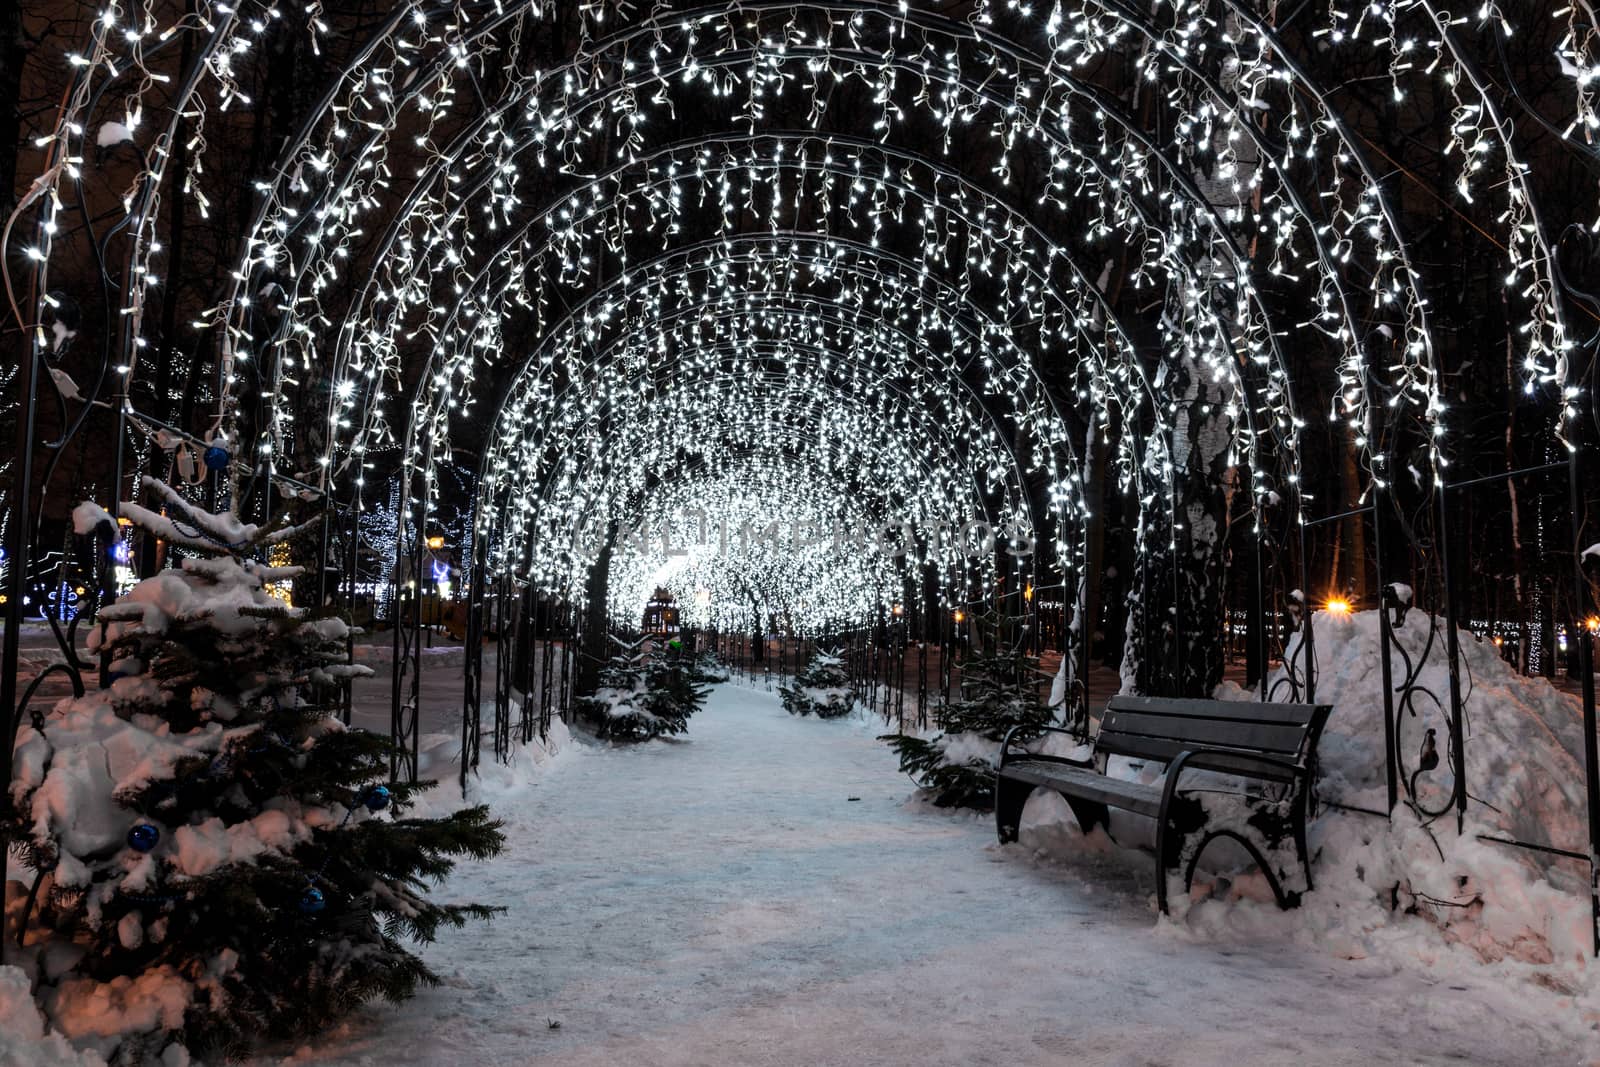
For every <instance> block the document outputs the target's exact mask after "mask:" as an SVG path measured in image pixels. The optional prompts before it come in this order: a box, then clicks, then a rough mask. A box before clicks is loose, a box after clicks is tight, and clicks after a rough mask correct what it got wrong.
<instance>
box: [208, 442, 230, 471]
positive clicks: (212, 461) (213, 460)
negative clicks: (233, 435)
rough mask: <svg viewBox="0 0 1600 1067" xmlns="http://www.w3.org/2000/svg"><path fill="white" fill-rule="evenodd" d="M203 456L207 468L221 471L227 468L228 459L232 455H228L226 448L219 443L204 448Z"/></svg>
mask: <svg viewBox="0 0 1600 1067" xmlns="http://www.w3.org/2000/svg"><path fill="white" fill-rule="evenodd" d="M203 458H204V459H205V464H206V469H207V470H214V471H223V470H227V469H228V461H229V460H230V459H232V458H233V457H231V456H229V455H228V450H227V449H226V448H223V447H222V446H221V445H219V444H213V445H212V446H211V447H210V448H208V449H206V454H205V456H204V457H203Z"/></svg>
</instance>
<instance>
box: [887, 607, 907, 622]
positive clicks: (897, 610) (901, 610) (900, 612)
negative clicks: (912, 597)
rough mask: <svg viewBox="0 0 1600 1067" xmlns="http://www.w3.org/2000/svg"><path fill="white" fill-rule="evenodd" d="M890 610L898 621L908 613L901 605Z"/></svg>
mask: <svg viewBox="0 0 1600 1067" xmlns="http://www.w3.org/2000/svg"><path fill="white" fill-rule="evenodd" d="M889 610H890V611H891V612H893V613H894V617H895V618H897V619H898V618H899V617H900V616H902V615H904V614H905V613H906V609H905V607H904V606H902V605H900V604H896V605H895V606H894V607H892V608H890V609H889Z"/></svg>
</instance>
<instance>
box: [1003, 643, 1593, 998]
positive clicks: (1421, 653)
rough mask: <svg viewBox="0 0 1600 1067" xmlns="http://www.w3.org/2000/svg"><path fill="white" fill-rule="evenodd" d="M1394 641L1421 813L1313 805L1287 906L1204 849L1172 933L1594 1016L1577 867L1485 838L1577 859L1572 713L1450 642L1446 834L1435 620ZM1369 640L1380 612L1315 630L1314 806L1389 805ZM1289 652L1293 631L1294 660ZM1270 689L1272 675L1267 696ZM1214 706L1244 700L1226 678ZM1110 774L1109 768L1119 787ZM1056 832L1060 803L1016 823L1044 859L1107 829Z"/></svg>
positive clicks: (1441, 658)
mask: <svg viewBox="0 0 1600 1067" xmlns="http://www.w3.org/2000/svg"><path fill="white" fill-rule="evenodd" d="M1395 635H1396V638H1397V640H1398V642H1399V643H1400V646H1401V648H1402V649H1403V654H1401V653H1398V652H1397V653H1396V654H1395V656H1394V661H1393V662H1394V667H1393V679H1394V684H1395V685H1396V686H1397V687H1399V686H1402V685H1403V683H1404V682H1405V681H1406V680H1407V679H1408V678H1410V680H1411V683H1412V684H1413V685H1414V686H1418V687H1421V689H1419V690H1417V691H1416V694H1415V697H1414V699H1413V701H1412V707H1413V708H1414V710H1415V714H1414V715H1413V714H1411V713H1410V712H1403V713H1402V715H1401V720H1402V721H1401V723H1400V726H1399V730H1400V735H1399V742H1398V745H1397V748H1398V750H1399V751H1400V753H1401V758H1402V766H1403V768H1404V771H1405V777H1407V778H1409V777H1410V772H1412V771H1415V770H1416V769H1417V767H1418V766H1419V762H1420V756H1421V748H1422V745H1423V739H1424V737H1425V735H1426V730H1427V729H1429V728H1432V729H1434V730H1436V731H1437V736H1436V747H1437V753H1438V757H1439V763H1438V766H1437V767H1436V768H1435V769H1433V770H1431V771H1424V772H1422V773H1420V774H1418V775H1417V778H1416V797H1417V801H1418V804H1419V807H1420V808H1421V809H1422V810H1421V811H1418V810H1414V809H1413V808H1411V807H1410V806H1408V805H1407V804H1406V791H1405V788H1404V785H1403V784H1402V787H1401V793H1400V795H1401V803H1400V806H1399V807H1398V808H1397V809H1396V811H1395V814H1394V818H1393V820H1392V822H1386V821H1385V820H1384V819H1382V818H1380V817H1374V816H1369V815H1365V814H1360V813H1352V812H1348V811H1341V810H1338V809H1336V808H1333V807H1331V806H1326V805H1325V806H1323V807H1322V808H1321V809H1320V812H1319V814H1318V815H1317V817H1316V818H1315V819H1314V820H1313V821H1312V823H1311V826H1310V830H1309V838H1310V848H1311V852H1312V856H1313V861H1312V876H1313V879H1314V881H1315V884H1316V888H1315V891H1314V892H1312V893H1310V894H1309V895H1308V896H1307V897H1306V898H1305V901H1304V903H1303V905H1302V906H1301V907H1300V908H1299V909H1297V910H1294V911H1289V912H1280V911H1279V910H1278V909H1277V908H1276V906H1275V905H1274V904H1273V903H1272V898H1271V894H1270V892H1269V891H1268V890H1267V887H1266V885H1265V882H1264V879H1262V878H1261V876H1260V874H1259V873H1257V872H1254V871H1249V872H1247V873H1242V874H1241V873H1238V872H1230V873H1224V874H1216V873H1214V872H1215V871H1216V870H1217V869H1218V867H1219V864H1225V863H1226V861H1227V860H1228V858H1229V857H1228V855H1227V846H1226V843H1223V844H1222V845H1214V846H1213V850H1212V851H1211V852H1208V854H1207V859H1206V861H1202V868H1201V871H1200V872H1199V873H1197V875H1196V885H1195V887H1194V891H1193V893H1192V894H1191V895H1190V898H1189V899H1188V900H1187V901H1186V900H1181V899H1179V900H1174V901H1173V915H1174V918H1175V920H1176V922H1175V923H1174V929H1176V930H1180V931H1182V936H1190V937H1211V936H1227V937H1230V938H1231V937H1237V936H1239V935H1241V934H1258V933H1271V934H1273V935H1275V936H1285V937H1293V938H1297V939H1300V940H1302V941H1304V942H1306V943H1308V944H1316V945H1319V946H1322V947H1323V948H1324V949H1326V950H1331V951H1332V952H1333V953H1334V954H1336V955H1338V956H1341V957H1344V958H1347V959H1361V958H1366V957H1368V956H1386V957H1390V958H1395V957H1399V958H1405V959H1409V960H1413V961H1415V960H1421V961H1422V962H1424V963H1427V964H1429V965H1440V966H1444V967H1445V969H1447V970H1448V969H1452V968H1460V967H1463V966H1472V967H1477V966H1481V965H1483V964H1493V965H1496V966H1499V967H1502V968H1504V969H1505V970H1506V971H1507V973H1508V974H1523V975H1525V976H1527V977H1529V978H1531V979H1532V980H1535V981H1537V982H1539V983H1540V984H1541V985H1544V986H1547V987H1548V986H1551V984H1552V983H1554V984H1555V987H1557V988H1559V989H1563V990H1566V991H1567V992H1569V993H1572V994H1573V995H1574V996H1576V997H1577V999H1578V1001H1579V1002H1580V1003H1587V1004H1588V1005H1589V1007H1588V1008H1587V1009H1586V1010H1590V1011H1593V1010H1596V1009H1600V981H1597V979H1596V975H1595V974H1594V973H1593V969H1591V968H1588V962H1589V958H1590V951H1591V943H1590V903H1589V895H1588V885H1587V882H1588V873H1589V872H1588V868H1587V864H1584V863H1582V862H1581V861H1574V860H1571V859H1564V858H1561V857H1557V856H1552V855H1549V854H1546V853H1539V852H1534V851H1529V850H1525V849H1518V848H1512V847H1508V846H1506V845H1502V844H1495V843H1491V842H1488V841H1484V840H1483V839H1482V837H1483V836H1485V835H1492V836H1495V837H1510V838H1514V839H1517V840H1520V841H1525V842H1532V843H1535V844H1543V845H1550V846H1554V847H1558V848H1564V849H1569V850H1573V851H1578V852H1583V851H1585V850H1586V846H1585V842H1586V840H1587V835H1586V832H1585V800H1584V779H1583V761H1582V744H1583V740H1582V715H1581V708H1580V706H1579V705H1578V703H1577V702H1576V701H1575V700H1574V699H1572V698H1570V697H1567V696H1565V695H1563V694H1562V693H1560V692H1558V691H1557V690H1556V689H1555V688H1554V687H1552V686H1551V685H1550V684H1549V683H1548V682H1546V681H1545V680H1544V679H1541V678H1525V677H1522V676H1520V675H1518V674H1517V673H1516V672H1515V671H1514V670H1513V669H1512V667H1511V666H1510V665H1509V664H1507V663H1505V662H1504V661H1502V660H1501V659H1500V658H1499V656H1498V654H1497V650H1496V648H1495V646H1494V645H1492V644H1490V643H1487V642H1480V641H1478V640H1477V639H1476V638H1475V637H1473V636H1472V635H1471V634H1468V633H1462V635H1461V638H1460V641H1461V658H1462V663H1463V681H1462V687H1463V694H1464V695H1465V696H1466V697H1467V701H1466V714H1465V719H1466V733H1465V753H1466V765H1467V766H1466V771H1467V773H1466V782H1467V788H1468V791H1469V795H1470V800H1469V802H1468V807H1467V819H1466V827H1465V832H1464V833H1462V834H1457V832H1456V823H1455V812H1454V809H1453V808H1450V809H1448V810H1447V811H1446V810H1445V809H1446V808H1447V805H1448V801H1449V798H1450V796H1451V788H1452V776H1451V771H1450V757H1449V741H1448V731H1447V725H1448V707H1449V677H1448V671H1447V666H1446V650H1445V647H1444V640H1445V637H1444V631H1443V624H1442V623H1435V622H1434V621H1433V620H1430V619H1429V618H1428V617H1427V616H1425V615H1423V614H1422V613H1420V612H1417V611H1412V612H1409V613H1408V616H1407V618H1406V619H1405V621H1404V623H1403V625H1401V626H1399V627H1398V628H1397V629H1396V631H1395ZM1381 639H1382V638H1381V631H1380V628H1379V619H1378V616H1377V613H1376V612H1363V613H1358V614H1355V615H1329V614H1327V613H1319V614H1318V615H1317V616H1316V619H1315V642H1314V643H1315V649H1316V660H1317V691H1316V699H1317V702H1318V703H1326V704H1331V705H1332V706H1333V712H1332V714H1331V715H1330V716H1329V719H1328V725H1327V729H1326V732H1325V734H1324V735H1323V739H1322V743H1321V745H1320V748H1319V754H1320V768H1319V770H1320V773H1319V777H1318V782H1317V795H1318V797H1319V798H1320V799H1322V800H1325V801H1333V802H1336V803H1339V804H1343V805H1350V806H1360V807H1364V808H1370V809H1374V810H1377V811H1382V810H1383V809H1384V808H1385V807H1386V805H1387V799H1386V784H1385V769H1384V758H1383V751H1384V730H1383V698H1382V692H1383V689H1382V681H1381V677H1382V675H1381V668H1380V659H1379V655H1380V644H1379V642H1380V641H1381ZM1430 642H1431V646H1430ZM1299 650H1300V644H1299V638H1298V636H1297V637H1296V638H1295V639H1294V640H1293V641H1292V642H1291V643H1290V646H1289V649H1288V655H1289V657H1290V658H1291V661H1294V659H1295V658H1296V657H1298V656H1299V654H1300V651H1299ZM1418 665H1420V666H1418ZM1282 677H1283V674H1282V670H1281V669H1280V670H1279V671H1278V672H1275V674H1274V675H1273V676H1272V678H1271V679H1270V680H1269V685H1270V684H1271V683H1272V682H1277V681H1278V680H1279V679H1281V678H1282ZM1422 689H1425V690H1427V691H1428V692H1431V694H1432V695H1433V696H1429V695H1428V693H1425V692H1422V691H1421V690H1422ZM1285 692H1286V690H1284V689H1280V690H1279V691H1278V696H1279V698H1284V697H1285ZM1218 695H1219V696H1221V697H1224V698H1232V699H1250V698H1251V696H1252V694H1249V693H1245V692H1243V691H1241V690H1239V689H1238V687H1237V686H1233V685H1231V684H1229V683H1224V686H1223V687H1222V689H1221V690H1219V693H1218ZM1433 697H1437V702H1435V701H1434V699H1433ZM1397 700H1398V698H1397ZM1118 762H1119V761H1115V760H1114V761H1112V766H1111V768H1110V772H1111V773H1112V774H1116V775H1121V776H1126V777H1132V776H1133V773H1134V772H1132V771H1131V770H1129V769H1127V768H1126V767H1125V766H1123V767H1119V765H1118ZM1149 773H1150V771H1149V769H1148V768H1147V769H1146V771H1145V774H1146V775H1147V776H1148V775H1149ZM1440 811H1444V814H1443V815H1442V816H1438V817H1435V816H1432V815H1430V814H1428V813H1430V812H1440ZM1132 821H1133V820H1131V819H1126V818H1125V819H1121V820H1119V819H1118V818H1117V816H1116V814H1115V813H1114V814H1113V824H1112V826H1113V833H1114V834H1115V835H1116V836H1117V838H1118V840H1119V841H1120V842H1122V843H1124V844H1133V843H1140V836H1141V834H1142V833H1147V832H1148V831H1147V830H1144V829H1143V828H1141V829H1132V827H1131V826H1130V823H1131V822H1132ZM1070 822H1071V816H1070V814H1069V813H1068V811H1067V809H1066V805H1065V804H1064V803H1059V802H1058V798H1054V797H1048V798H1047V797H1042V796H1038V795H1036V796H1035V797H1034V799H1033V800H1032V801H1030V803H1029V805H1028V811H1027V812H1026V813H1025V815H1024V820H1023V830H1024V833H1025V834H1026V836H1025V837H1024V840H1025V841H1027V842H1028V843H1030V844H1032V845H1033V846H1034V847H1035V848H1040V849H1042V850H1044V851H1047V852H1059V851H1070V852H1073V853H1082V852H1084V851H1098V852H1105V851H1107V850H1108V848H1109V844H1108V842H1106V840H1105V839H1104V836H1103V834H1101V833H1100V832H1098V831H1097V832H1096V833H1095V834H1093V835H1090V836H1089V837H1088V838H1085V836H1084V835H1082V834H1081V833H1078V832H1077V831H1076V827H1075V826H1070V825H1069V824H1070ZM1145 822H1146V824H1147V821H1145ZM1130 829H1131V830H1132V832H1131V833H1124V831H1125V830H1130ZM1144 840H1145V841H1148V837H1147V836H1146V837H1145V838H1144ZM1239 855H1240V857H1241V858H1242V853H1241V854H1239ZM1208 861H1209V862H1208ZM1138 862H1139V864H1140V865H1141V866H1143V865H1147V864H1148V863H1149V860H1148V858H1147V857H1140V858H1139V861H1138ZM1207 867H1210V868H1211V869H1212V872H1213V873H1210V874H1208V873H1207V871H1206V868H1207ZM1143 869H1144V870H1146V871H1148V870H1149V868H1148V866H1143ZM1452 946H1453V947H1452ZM1596 1018H1597V1019H1600V1016H1596Z"/></svg>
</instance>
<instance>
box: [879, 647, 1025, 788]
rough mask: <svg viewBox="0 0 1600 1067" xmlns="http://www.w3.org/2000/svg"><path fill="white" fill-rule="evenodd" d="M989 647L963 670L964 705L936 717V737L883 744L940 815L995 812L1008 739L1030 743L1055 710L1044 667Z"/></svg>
mask: <svg viewBox="0 0 1600 1067" xmlns="http://www.w3.org/2000/svg"><path fill="white" fill-rule="evenodd" d="M991 627H992V628H993V629H995V630H998V626H997V625H995V624H993V623H991ZM989 647H990V648H991V649H993V651H991V652H988V653H983V652H979V653H977V654H975V655H973V656H972V657H971V658H969V659H968V660H967V661H966V662H964V663H963V664H962V665H961V699H960V700H955V701H951V702H950V703H947V704H943V705H940V706H939V707H938V708H935V709H934V712H933V721H934V725H936V726H938V727H939V731H940V732H939V733H938V734H936V735H935V736H933V737H929V738H924V737H913V736H911V735H909V734H885V735H883V736H882V737H880V738H879V740H882V741H887V742H888V743H889V746H890V747H891V748H893V749H894V751H895V754H896V755H898V756H899V757H900V769H901V770H902V771H904V772H905V773H906V774H909V775H910V776H911V778H912V780H913V781H915V782H916V783H917V785H918V786H919V787H920V788H922V789H925V790H927V791H928V793H929V794H930V795H931V797H932V799H933V802H934V804H936V805H938V806H939V807H942V808H943V807H965V808H977V809H979V810H983V811H987V810H990V809H992V808H993V807H994V769H995V764H996V762H998V760H999V753H1000V742H1001V741H1002V740H1004V738H1005V735H1006V733H1007V731H1009V730H1010V729H1011V728H1012V727H1020V728H1021V729H1020V730H1019V731H1018V736H1017V740H1020V741H1030V740H1033V739H1035V738H1037V737H1038V736H1039V735H1040V733H1041V732H1042V731H1043V728H1044V727H1046V726H1048V725H1050V721H1051V718H1052V714H1051V711H1050V707H1049V705H1048V704H1046V703H1044V702H1043V701H1041V700H1040V699H1039V696H1038V692H1037V689H1036V688H1035V682H1036V675H1037V673H1038V666H1039V661H1038V660H1037V659H1036V658H1035V657H1032V656H1028V655H1025V654H1024V653H1023V652H1022V651H1021V649H1020V648H1011V649H1006V648H1004V647H1002V646H1000V644H999V642H998V641H991V642H990V643H989Z"/></svg>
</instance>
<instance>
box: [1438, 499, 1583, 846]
mask: <svg viewBox="0 0 1600 1067" xmlns="http://www.w3.org/2000/svg"><path fill="white" fill-rule="evenodd" d="M1574 519H1575V520H1576V516H1574ZM1451 560H1452V557H1451V552H1450V502H1449V496H1448V492H1447V489H1446V486H1445V483H1444V481H1443V480H1442V479H1441V480H1440V481H1439V566H1440V567H1441V568H1442V569H1443V571H1444V625H1445V635H1444V638H1445V650H1446V653H1447V655H1448V656H1449V662H1448V663H1447V664H1446V666H1447V667H1448V668H1449V674H1450V758H1451V760H1452V761H1454V763H1455V768H1454V770H1455V809H1456V832H1457V833H1460V832H1461V831H1462V829H1463V828H1464V827H1465V825H1466V821H1467V759H1466V738H1465V737H1464V736H1463V733H1464V731H1463V729H1462V727H1463V723H1462V718H1463V715H1462V700H1461V639H1460V637H1459V635H1458V634H1457V632H1456V595H1457V594H1456V572H1455V567H1454V566H1453V565H1452V562H1451ZM1591 684H1592V683H1591Z"/></svg>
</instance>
